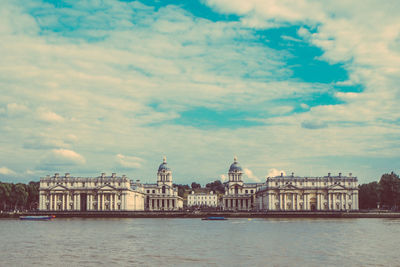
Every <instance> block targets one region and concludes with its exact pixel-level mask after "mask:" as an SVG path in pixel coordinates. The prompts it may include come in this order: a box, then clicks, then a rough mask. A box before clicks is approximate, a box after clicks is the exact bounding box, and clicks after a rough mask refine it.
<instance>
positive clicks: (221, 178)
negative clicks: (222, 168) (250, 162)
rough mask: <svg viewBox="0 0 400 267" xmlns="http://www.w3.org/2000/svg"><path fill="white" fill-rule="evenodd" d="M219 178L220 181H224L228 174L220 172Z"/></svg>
mask: <svg viewBox="0 0 400 267" xmlns="http://www.w3.org/2000/svg"><path fill="white" fill-rule="evenodd" d="M219 178H220V180H221V182H222V183H224V182H225V181H227V180H228V176H226V175H225V174H221V175H220V176H219Z"/></svg>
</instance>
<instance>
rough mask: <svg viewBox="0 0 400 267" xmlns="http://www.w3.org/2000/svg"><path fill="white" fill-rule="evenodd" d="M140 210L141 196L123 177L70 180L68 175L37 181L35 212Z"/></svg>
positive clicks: (77, 178)
mask: <svg viewBox="0 0 400 267" xmlns="http://www.w3.org/2000/svg"><path fill="white" fill-rule="evenodd" d="M85 207H86V211H118V210H121V211H122V210H126V211H134V210H144V195H143V193H142V192H140V191H134V190H132V189H131V187H130V180H129V179H128V178H127V177H126V176H122V177H117V176H116V174H114V173H113V174H112V175H111V176H105V174H104V173H103V174H102V175H101V176H99V177H94V178H90V177H70V176H69V174H66V175H65V176H59V175H58V174H55V175H54V176H53V177H50V176H47V177H45V178H41V179H40V197H39V209H40V210H50V211H81V210H82V208H85Z"/></svg>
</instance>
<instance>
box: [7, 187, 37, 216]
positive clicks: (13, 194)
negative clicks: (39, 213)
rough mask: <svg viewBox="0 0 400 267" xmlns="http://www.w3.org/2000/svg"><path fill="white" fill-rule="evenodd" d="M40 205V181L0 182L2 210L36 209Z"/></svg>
mask: <svg viewBox="0 0 400 267" xmlns="http://www.w3.org/2000/svg"><path fill="white" fill-rule="evenodd" d="M38 205H39V182H29V183H28V184H23V183H17V184H14V183H3V182H0V210H1V211H14V210H20V211H21V210H35V209H37V207H38Z"/></svg>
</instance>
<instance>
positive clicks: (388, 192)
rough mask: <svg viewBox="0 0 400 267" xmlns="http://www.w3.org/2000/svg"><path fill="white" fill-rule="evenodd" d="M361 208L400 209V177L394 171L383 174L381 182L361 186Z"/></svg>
mask: <svg viewBox="0 0 400 267" xmlns="http://www.w3.org/2000/svg"><path fill="white" fill-rule="evenodd" d="M359 189H360V191H359V208H360V209H376V208H378V205H379V208H383V209H390V210H399V209H400V179H399V176H398V175H397V174H395V173H394V172H391V173H385V174H383V175H382V177H381V179H380V180H379V182H371V183H368V184H362V185H360V186H359Z"/></svg>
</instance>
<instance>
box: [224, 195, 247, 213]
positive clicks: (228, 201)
mask: <svg viewBox="0 0 400 267" xmlns="http://www.w3.org/2000/svg"><path fill="white" fill-rule="evenodd" d="M222 201H223V206H224V208H225V209H226V210H249V209H251V208H252V206H253V204H254V199H253V197H250V198H229V197H224V198H223V199H222Z"/></svg>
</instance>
